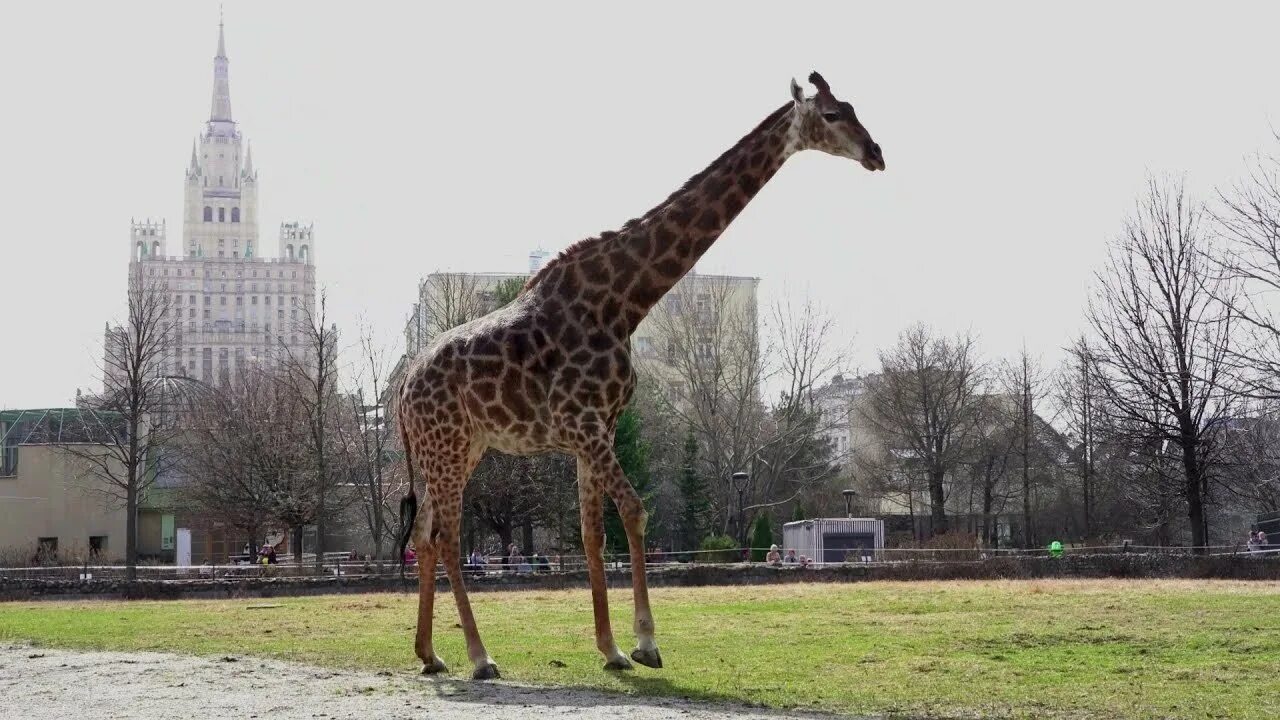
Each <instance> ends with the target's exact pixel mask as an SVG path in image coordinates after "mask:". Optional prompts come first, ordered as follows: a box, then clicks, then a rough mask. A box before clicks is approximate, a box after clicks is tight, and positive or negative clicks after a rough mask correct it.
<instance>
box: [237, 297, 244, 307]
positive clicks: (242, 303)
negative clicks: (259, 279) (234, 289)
mask: <svg viewBox="0 0 1280 720" xmlns="http://www.w3.org/2000/svg"><path fill="white" fill-rule="evenodd" d="M236 305H237V306H243V305H244V296H243V295H237V296H236Z"/></svg>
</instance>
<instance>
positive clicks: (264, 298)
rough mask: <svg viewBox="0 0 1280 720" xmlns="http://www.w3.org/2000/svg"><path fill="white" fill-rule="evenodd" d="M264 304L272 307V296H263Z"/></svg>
mask: <svg viewBox="0 0 1280 720" xmlns="http://www.w3.org/2000/svg"><path fill="white" fill-rule="evenodd" d="M262 304H263V305H270V304H271V296H270V295H264V296H263V298H262Z"/></svg>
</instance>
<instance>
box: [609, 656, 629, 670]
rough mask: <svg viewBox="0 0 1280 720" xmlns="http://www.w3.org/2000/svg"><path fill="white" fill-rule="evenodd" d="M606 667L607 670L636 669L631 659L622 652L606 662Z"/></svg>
mask: <svg viewBox="0 0 1280 720" xmlns="http://www.w3.org/2000/svg"><path fill="white" fill-rule="evenodd" d="M604 669H605V670H634V669H635V668H633V667H632V666H631V661H630V660H628V659H627V658H626V656H625V655H623V654H622V653H618V656H617V657H615V658H612V659H610V660H609V662H607V663H605V664H604Z"/></svg>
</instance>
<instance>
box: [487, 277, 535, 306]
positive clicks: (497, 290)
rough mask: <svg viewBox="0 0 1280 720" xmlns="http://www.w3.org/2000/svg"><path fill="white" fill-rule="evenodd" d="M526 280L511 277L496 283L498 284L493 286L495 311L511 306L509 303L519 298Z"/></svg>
mask: <svg viewBox="0 0 1280 720" xmlns="http://www.w3.org/2000/svg"><path fill="white" fill-rule="evenodd" d="M526 280H528V278H525V277H513V278H507V279H506V280H500V281H498V284H497V285H494V286H493V308H494V309H495V310H496V309H498V308H501V307H506V306H507V305H509V304H511V301H513V300H515V299H516V298H517V297H519V296H520V291H521V290H523V289H524V284H525V281H526Z"/></svg>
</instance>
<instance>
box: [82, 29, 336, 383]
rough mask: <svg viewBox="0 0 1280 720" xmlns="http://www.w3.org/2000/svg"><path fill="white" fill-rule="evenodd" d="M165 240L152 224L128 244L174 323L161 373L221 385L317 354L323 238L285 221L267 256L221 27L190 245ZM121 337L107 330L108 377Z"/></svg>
mask: <svg viewBox="0 0 1280 720" xmlns="http://www.w3.org/2000/svg"><path fill="white" fill-rule="evenodd" d="M166 234H167V226H166V223H165V222H164V220H159V221H152V220H151V219H149V218H148V219H147V220H144V221H134V222H133V223H132V227H131V229H130V239H129V240H130V242H129V249H130V253H131V255H130V261H129V273H130V277H131V278H140V279H141V280H142V281H143V283H142V285H143V286H145V287H148V288H153V289H156V288H158V289H160V290H161V291H163V292H164V293H166V298H165V299H166V301H167V304H168V307H167V308H165V310H164V312H165V314H166V316H167V317H169V318H170V319H171V320H170V322H168V323H167V327H168V334H169V337H168V338H167V341H166V346H167V350H166V352H165V358H164V360H163V361H162V362H161V363H159V367H157V368H156V370H157V371H158V373H159V374H161V375H169V374H173V375H188V376H191V377H195V378H197V379H200V380H203V381H205V382H209V383H215V384H219V383H223V382H227V381H228V379H229V378H231V377H233V376H234V375H235V374H236V373H237V372H238V371H240V370H244V369H247V368H248V367H249V365H250V364H251V363H255V362H256V363H264V364H267V365H270V364H274V363H278V362H280V361H281V360H282V359H284V358H286V357H294V358H297V359H299V360H302V359H304V358H306V357H307V356H308V355H309V354H310V353H309V352H308V350H309V347H308V341H307V337H306V333H305V332H303V331H302V328H304V327H306V326H307V325H308V324H309V320H310V317H311V313H312V311H313V309H314V305H315V235H314V234H313V230H312V226H311V225H310V224H304V223H301V222H286V223H281V225H280V233H279V237H278V243H277V246H276V255H275V257H264V253H263V252H262V248H261V243H260V242H259V238H258V171H257V170H256V169H255V168H254V166H253V155H252V151H251V150H250V147H249V143H248V141H247V140H245V139H244V137H243V136H242V135H241V133H240V130H239V128H238V127H237V126H236V122H235V120H234V119H233V117H232V114H231V84H230V78H229V76H228V60H227V52H226V40H225V35H224V31H223V26H222V23H221V22H220V23H219V24H218V53H217V55H215V56H214V58H213V98H212V103H211V108H210V112H209V120H208V121H207V122H206V123H205V126H204V130H203V132H201V134H200V137H199V138H198V139H197V140H196V141H194V143H193V144H192V148H191V160H190V163H189V164H188V166H187V171H186V183H185V195H184V203H183V215H182V245H181V247H180V248H173V249H172V251H171V249H170V248H169V246H168V243H167V240H168V238H167V236H166ZM174 251H176V252H174ZM171 252H172V254H170V253H171ZM130 287H134V285H133V284H132V283H131V285H130ZM121 330H122V329H115V330H113V329H111V328H108V331H107V335H108V338H107V343H108V353H107V354H108V362H107V365H108V367H107V374H108V377H110V374H111V372H112V368H111V367H110V366H111V365H112V363H111V347H112V343H113V340H112V338H113V335H116V334H118V333H119V332H120V331H121Z"/></svg>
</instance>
